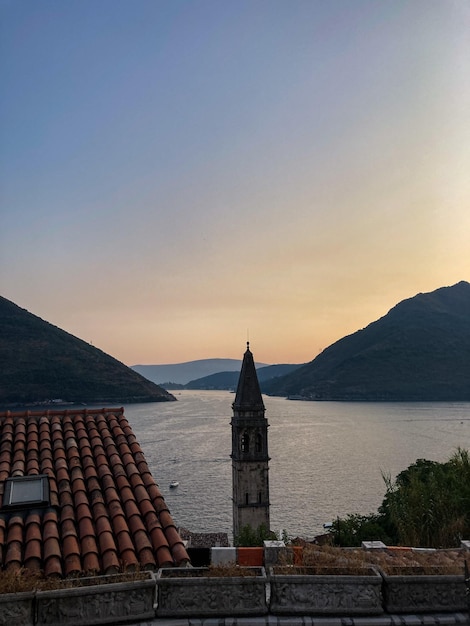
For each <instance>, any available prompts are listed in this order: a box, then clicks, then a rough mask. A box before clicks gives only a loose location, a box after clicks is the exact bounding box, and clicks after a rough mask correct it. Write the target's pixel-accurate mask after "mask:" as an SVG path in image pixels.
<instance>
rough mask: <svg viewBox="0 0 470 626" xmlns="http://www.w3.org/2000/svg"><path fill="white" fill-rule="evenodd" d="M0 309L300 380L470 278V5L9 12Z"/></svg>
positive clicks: (224, 4)
mask: <svg viewBox="0 0 470 626" xmlns="http://www.w3.org/2000/svg"><path fill="white" fill-rule="evenodd" d="M0 29H1V30H0V78H1V85H2V97H1V99H0V100H1V101H0V132H1V137H2V141H1V145H0V185H1V195H0V202H1V215H0V220H1V222H0V285H1V290H0V293H1V295H3V296H4V297H6V298H8V299H10V300H12V301H13V302H15V303H16V304H18V305H20V306H22V307H24V308H26V309H28V310H29V311H31V312H32V313H35V314H36V315H39V316H40V317H42V318H43V319H46V320H47V321H49V322H51V323H53V324H55V325H57V326H59V327H61V328H63V329H64V330H67V331H68V332H71V333H72V334H74V335H76V336H78V337H80V338H81V339H84V340H85V341H89V342H91V343H93V344H94V345H96V346H97V347H100V348H101V349H103V350H104V351H105V352H108V353H109V354H112V355H113V356H115V357H116V358H118V359H120V360H122V361H123V362H125V363H126V364H128V365H132V364H136V363H171V362H179V361H186V360H192V359H197V358H210V357H239V356H241V354H242V353H243V350H244V344H245V340H246V337H247V333H249V336H250V340H251V345H252V347H253V351H254V353H255V356H256V358H257V360H260V361H264V362H271V363H279V362H304V361H308V360H311V359H312V358H314V357H315V356H316V355H317V354H318V352H319V351H320V350H321V349H323V348H325V347H326V346H328V345H329V344H331V343H332V342H333V341H335V340H337V339H339V338H341V337H343V336H344V335H346V334H349V333H352V332H354V331H355V330H357V329H359V328H362V327H364V326H365V325H367V324H368V323H370V322H372V321H374V320H375V319H377V318H378V317H380V316H382V315H384V314H385V313H386V312H387V311H388V310H389V309H390V308H391V307H392V306H393V305H394V304H396V302H398V301H399V300H402V299H404V298H407V297H411V296H413V295H415V294H416V293H418V292H420V291H431V290H433V289H436V288H438V287H441V286H444V285H450V284H454V283H455V282H458V281H459V280H470V253H469V249H470V247H469V241H468V239H469V236H468V233H470V211H469V206H470V202H469V200H470V177H469V175H468V172H469V171H470V79H469V77H470V71H469V70H470V68H469V59H470V38H469V37H468V33H469V32H470V3H468V2H466V1H463V0H461V1H456V0H442V1H437V0H410V1H403V0H380V1H379V0H376V1H364V0H356V1H354V2H352V1H350V0H341V1H337V0H328V1H326V0H311V1H308V2H306V1H302V0H289V1H287V0H285V1H277V0H270V1H264V0H252V1H250V2H245V1H243V0H240V1H224V0H222V1H221V0H218V1H213V2H212V1H206V0H200V1H185V2H181V1H178V0H171V1H166V0H165V1H164V0H162V1H158V0H151V1H149V0H135V1H132V2H131V1H128V0H109V1H108V0H99V1H88V0H80V1H79V0H71V1H70V2H62V1H49V0H41V1H40V2H37V1H33V0H21V1H17V0H0Z"/></svg>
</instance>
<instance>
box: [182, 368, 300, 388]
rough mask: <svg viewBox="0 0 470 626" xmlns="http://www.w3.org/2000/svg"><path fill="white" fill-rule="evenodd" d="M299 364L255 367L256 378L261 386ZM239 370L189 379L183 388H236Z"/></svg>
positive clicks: (291, 370) (292, 369) (287, 372)
mask: <svg viewBox="0 0 470 626" xmlns="http://www.w3.org/2000/svg"><path fill="white" fill-rule="evenodd" d="M299 367H300V365H268V366H266V367H260V368H258V369H257V372H256V373H257V374H258V380H259V383H260V385H261V388H262V387H263V382H264V381H267V380H272V379H273V378H275V377H276V376H284V375H285V374H289V373H290V372H293V371H294V370H295V369H297V368H299ZM239 376H240V371H236V372H218V373H217V374H211V375H210V376H205V377H203V378H198V379H196V380H191V381H190V382H189V383H187V384H186V385H184V389H236V386H237V383H238V377H239Z"/></svg>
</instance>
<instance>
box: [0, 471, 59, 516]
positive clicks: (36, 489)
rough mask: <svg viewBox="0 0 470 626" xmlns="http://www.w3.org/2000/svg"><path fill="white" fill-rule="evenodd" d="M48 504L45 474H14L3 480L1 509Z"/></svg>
mask: <svg viewBox="0 0 470 626" xmlns="http://www.w3.org/2000/svg"><path fill="white" fill-rule="evenodd" d="M45 506H50V501H49V481H48V479H47V476H45V475H38V476H14V477H12V478H7V479H6V481H5V492H4V494H3V507H2V508H3V509H31V508H37V507H45Z"/></svg>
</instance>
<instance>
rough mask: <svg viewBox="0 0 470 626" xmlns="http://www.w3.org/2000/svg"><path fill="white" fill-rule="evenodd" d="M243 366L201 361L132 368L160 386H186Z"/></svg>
mask: <svg viewBox="0 0 470 626" xmlns="http://www.w3.org/2000/svg"><path fill="white" fill-rule="evenodd" d="M241 365H242V362H241V359H200V360H198V361H187V362H185V363H172V364H168V365H132V366H131V367H132V369H133V370H134V371H136V372H138V373H139V374H141V375H142V376H145V378H148V380H153V382H155V383H157V384H159V385H162V384H164V383H168V382H171V383H179V384H182V385H185V384H186V383H189V381H191V380H194V379H196V378H203V377H204V376H210V375H211V374H216V373H217V372H223V371H230V372H240V368H241ZM264 365H266V363H257V364H256V367H262V366H264Z"/></svg>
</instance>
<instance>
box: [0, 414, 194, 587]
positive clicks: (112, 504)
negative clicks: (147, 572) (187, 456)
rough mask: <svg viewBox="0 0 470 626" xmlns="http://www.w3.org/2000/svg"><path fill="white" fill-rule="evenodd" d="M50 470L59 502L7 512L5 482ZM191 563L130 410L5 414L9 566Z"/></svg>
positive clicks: (74, 569)
mask: <svg viewBox="0 0 470 626" xmlns="http://www.w3.org/2000/svg"><path fill="white" fill-rule="evenodd" d="M39 475H47V477H48V483H49V504H50V506H45V507H42V508H41V507H38V508H20V509H18V510H11V509H8V508H5V506H4V505H5V504H6V503H4V502H3V500H4V491H5V481H6V480H7V479H8V478H12V477H16V476H39ZM187 561H189V557H188V554H187V552H186V549H185V547H184V544H183V542H182V540H181V537H180V536H179V533H178V531H177V529H176V527H175V524H174V522H173V519H172V517H171V514H170V512H169V510H168V507H167V505H166V502H165V500H164V498H163V496H162V494H161V492H160V489H159V488H158V485H157V484H156V483H155V481H154V479H153V477H152V475H151V473H150V470H149V468H148V465H147V462H146V460H145V456H144V454H143V452H142V449H141V447H140V445H139V443H138V442H137V440H136V438H135V435H134V433H133V431H132V428H131V427H130V425H129V422H128V421H127V419H126V418H125V416H124V412H123V409H83V410H81V409H79V410H65V411H26V412H22V413H12V412H10V411H8V412H5V413H0V570H2V569H7V570H10V569H13V570H15V569H19V568H21V567H27V568H29V569H32V570H42V571H44V573H45V574H46V575H47V576H50V575H58V576H70V575H77V574H84V573H86V574H91V573H105V574H109V573H113V572H117V571H119V570H120V569H122V568H127V569H129V568H133V567H136V566H137V565H139V566H141V567H143V568H146V569H156V568H158V567H162V566H169V565H182V564H184V563H185V562H187Z"/></svg>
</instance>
